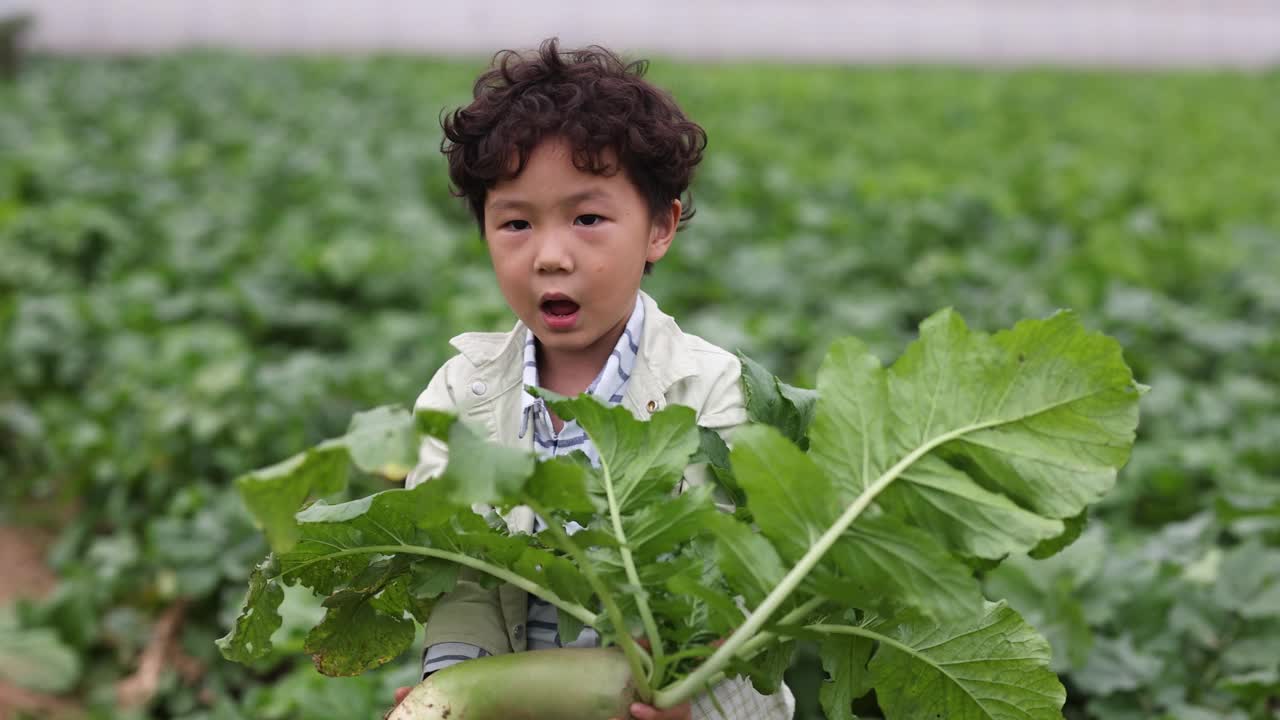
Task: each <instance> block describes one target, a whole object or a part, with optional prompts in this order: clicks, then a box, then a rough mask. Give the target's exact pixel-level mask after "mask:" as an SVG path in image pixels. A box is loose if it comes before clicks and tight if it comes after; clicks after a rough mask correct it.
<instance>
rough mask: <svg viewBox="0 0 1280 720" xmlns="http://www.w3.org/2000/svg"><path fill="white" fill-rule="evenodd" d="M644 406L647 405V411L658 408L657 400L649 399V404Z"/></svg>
mask: <svg viewBox="0 0 1280 720" xmlns="http://www.w3.org/2000/svg"><path fill="white" fill-rule="evenodd" d="M645 407H647V408H648V409H649V412H653V411H654V410H657V409H658V401H657V400H650V401H649V404H648V405H646V406H645Z"/></svg>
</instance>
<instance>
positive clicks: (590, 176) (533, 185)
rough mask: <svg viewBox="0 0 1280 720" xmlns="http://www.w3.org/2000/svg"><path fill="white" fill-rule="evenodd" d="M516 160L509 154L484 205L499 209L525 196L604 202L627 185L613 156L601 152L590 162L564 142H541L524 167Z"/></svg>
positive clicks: (555, 200)
mask: <svg viewBox="0 0 1280 720" xmlns="http://www.w3.org/2000/svg"><path fill="white" fill-rule="evenodd" d="M519 160H520V158H519V154H518V153H517V152H512V153H511V154H510V156H509V160H508V167H509V170H508V175H507V176H506V177H504V178H502V179H499V180H498V181H497V182H496V183H494V185H493V186H492V187H491V188H489V192H488V193H487V197H486V199H485V204H486V205H488V206H490V207H501V206H503V205H507V204H514V202H515V201H518V200H521V199H522V198H526V197H528V196H536V197H537V198H538V199H539V200H552V201H554V202H557V203H573V202H584V201H588V200H607V199H610V198H611V197H613V196H615V195H616V194H617V193H618V192H619V191H620V190H625V189H624V188H623V187H622V186H623V185H625V184H627V183H628V182H629V181H628V180H627V175H626V173H623V172H619V169H620V167H619V165H618V162H617V155H616V153H614V152H612V151H605V152H602V153H600V156H599V157H598V158H595V159H594V160H595V162H594V163H593V158H591V157H589V155H587V153H585V152H579V151H577V150H575V149H574V148H573V147H572V146H571V145H569V144H568V143H566V142H564V141H544V142H541V143H539V144H538V145H537V146H535V147H534V148H533V149H532V150H530V151H529V153H528V155H527V156H526V158H525V161H524V164H523V167H521V166H520V163H519ZM593 165H594V166H595V167H596V168H598V171H593Z"/></svg>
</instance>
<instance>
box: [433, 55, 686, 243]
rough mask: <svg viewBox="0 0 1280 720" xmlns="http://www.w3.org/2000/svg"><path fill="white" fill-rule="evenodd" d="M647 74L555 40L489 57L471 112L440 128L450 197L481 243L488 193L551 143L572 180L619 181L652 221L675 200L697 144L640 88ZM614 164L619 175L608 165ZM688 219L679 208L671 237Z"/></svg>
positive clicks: (670, 106)
mask: <svg viewBox="0 0 1280 720" xmlns="http://www.w3.org/2000/svg"><path fill="white" fill-rule="evenodd" d="M647 69H648V62H647V61H644V60H637V61H634V62H630V63H627V62H624V61H623V60H622V59H621V58H619V57H618V56H617V55H616V54H614V53H613V52H611V51H610V50H607V49H605V48H602V47H599V46H591V47H587V48H582V49H578V50H564V51H562V50H561V49H560V47H559V43H558V41H557V40H556V39H555V38H551V39H549V40H546V41H544V42H543V43H542V45H541V47H539V49H538V51H537V52H536V53H530V54H521V53H520V52H517V51H515V50H503V51H502V52H499V53H498V54H497V55H495V56H494V58H493V63H492V65H491V66H490V69H489V70H487V71H486V72H485V73H483V74H482V75H481V76H480V77H479V78H478V79H477V80H476V84H475V90H474V100H472V102H471V104H469V105H467V106H466V107H462V108H458V109H457V110H454V111H453V112H452V113H446V114H444V116H443V117H442V118H441V121H440V125H441V127H443V128H444V137H445V139H444V140H443V141H442V142H441V145H440V151H441V152H443V153H444V154H445V156H446V157H447V158H448V161H449V179H450V181H451V182H452V183H453V188H452V191H453V193H454V195H456V196H458V197H462V198H466V201H467V203H468V205H469V206H470V208H471V212H472V214H473V215H474V216H475V219H476V222H478V223H479V224H480V231H481V233H483V232H484V202H485V197H486V195H487V194H488V192H489V190H490V189H491V188H493V186H494V185H495V184H496V183H497V182H499V181H501V180H504V179H509V178H511V177H515V176H516V175H519V174H520V172H522V171H523V170H524V167H525V163H526V162H528V159H529V154H530V153H531V152H532V151H533V149H534V148H535V147H536V146H537V145H538V143H539V142H541V141H542V140H543V139H546V138H548V137H553V136H559V137H563V138H564V139H565V140H566V141H567V142H568V143H569V145H570V146H571V147H572V148H573V153H574V154H573V162H574V165H575V166H576V167H577V168H578V169H579V170H584V171H588V172H592V173H596V174H602V175H611V174H613V173H614V172H617V171H618V170H621V171H623V172H625V173H626V174H627V177H628V179H630V180H631V182H632V183H634V184H635V186H636V188H637V189H638V190H639V191H640V194H641V196H642V197H643V198H644V199H645V201H646V202H647V204H648V205H649V209H650V211H651V212H652V213H653V214H654V216H655V217H657V216H659V214H661V213H663V212H665V211H667V210H668V209H669V208H670V207H671V201H672V200H676V199H678V198H681V197H682V196H685V195H686V194H687V193H688V190H689V183H690V181H691V180H692V179H693V170H694V168H695V167H696V166H697V165H698V162H699V161H701V160H702V152H703V150H704V149H705V148H706V146H707V134H706V132H705V131H703V129H702V128H701V127H700V126H699V125H698V124H697V123H695V122H693V121H692V120H690V119H689V118H688V117H686V116H685V114H684V112H683V111H682V110H681V109H680V107H679V106H678V105H677V104H676V101H675V99H674V98H672V97H671V95H670V94H669V93H667V92H665V91H663V90H660V89H658V88H657V87H655V86H654V85H652V84H651V83H649V82H648V81H647V80H645V79H644V73H645V71H646V70H647ZM611 153H612V154H611ZM615 156H616V160H617V165H618V166H620V167H614V166H613V165H612V164H611V163H610V159H611V158H612V157H615ZM513 168H514V171H513ZM693 214H694V209H693V203H692V198H688V199H687V200H686V201H685V202H684V203H683V209H682V211H681V214H680V223H679V225H678V227H684V224H685V223H686V222H687V221H688V220H689V219H690V218H691V217H693Z"/></svg>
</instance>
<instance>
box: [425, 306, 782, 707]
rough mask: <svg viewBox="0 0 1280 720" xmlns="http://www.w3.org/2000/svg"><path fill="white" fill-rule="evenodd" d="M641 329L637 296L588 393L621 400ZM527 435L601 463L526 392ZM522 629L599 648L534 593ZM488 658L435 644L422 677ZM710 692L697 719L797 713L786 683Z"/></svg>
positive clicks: (550, 643)
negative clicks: (564, 627) (563, 626)
mask: <svg viewBox="0 0 1280 720" xmlns="http://www.w3.org/2000/svg"><path fill="white" fill-rule="evenodd" d="M643 328H644V305H643V303H642V302H641V300H640V298H639V297H638V296H637V298H636V304H635V309H634V310H633V311H632V313H631V318H630V319H629V320H628V321H627V326H626V329H625V330H623V333H622V336H621V337H619V338H618V342H617V344H616V345H615V346H614V348H613V352H612V353H610V355H609V357H608V359H607V360H606V361H605V364H604V367H603V368H601V370H600V373H599V374H598V375H597V376H596V379H595V380H593V381H592V382H591V385H590V386H588V387H587V393H588V394H589V395H591V396H592V397H594V398H595V399H597V400H599V401H600V402H602V403H604V404H606V405H611V406H612V405H617V404H618V403H620V402H622V397H623V394H624V393H625V392H626V388H627V381H628V380H630V379H631V373H632V372H633V371H634V369H635V364H636V357H637V355H638V354H639V352H640V334H641V332H642V330H643ZM524 385H525V387H541V384H540V382H539V377H538V345H537V339H536V338H535V337H534V335H533V332H532V331H528V335H527V339H526V340H525V346H524ZM530 431H532V432H533V438H532V439H533V447H534V450H535V451H536V452H537V454H538V456H539V457H540V458H543V459H548V458H553V457H557V456H560V455H568V454H570V453H573V452H581V453H584V454H585V455H586V456H587V458H588V459H590V460H591V464H592V465H599V463H600V456H599V453H598V452H597V451H596V448H595V446H594V445H593V444H592V443H591V439H590V438H589V437H588V436H587V434H586V432H585V431H584V430H583V429H582V428H581V427H580V426H579V425H578V423H577V422H575V421H573V420H569V421H566V422H565V423H564V425H563V426H562V427H561V428H560V432H558V433H557V432H556V430H555V427H554V426H553V425H552V424H551V413H550V411H548V409H547V406H546V404H545V403H544V402H543V401H542V399H541V398H536V397H534V396H533V395H531V394H529V393H528V392H527V391H526V392H525V393H524V394H523V396H522V398H521V420H520V437H521V438H524V437H526V436H527V435H528V433H529V432H530ZM546 527H547V524H546V522H545V521H544V520H543V519H542V518H541V517H536V518H535V520H534V532H541V531H542V530H544V529H546ZM581 529H582V526H581V525H579V524H578V523H576V522H570V523H568V524H567V525H566V526H565V531H566V532H568V533H569V534H570V535H572V534H573V533H575V532H577V531H578V530H581ZM526 627H527V638H528V640H527V642H528V649H529V650H545V649H550V648H557V647H595V646H597V645H599V644H600V636H599V635H598V634H597V633H596V631H595V630H594V629H592V628H584V629H583V630H582V632H581V634H579V635H578V637H576V638H573V639H572V640H569V641H568V642H566V641H565V639H564V638H562V637H560V629H559V611H558V610H557V609H556V607H555V606H554V605H552V604H550V603H548V602H546V601H545V600H543V599H541V598H539V597H535V596H534V595H532V594H530V595H529V617H528V620H527V621H526ZM488 654H489V653H488V652H486V651H485V650H484V649H482V648H480V647H478V646H476V645H471V644H469V643H459V642H450V643H437V644H435V645H432V646H430V647H428V648H427V650H426V652H425V653H424V654H423V665H422V676H423V678H426V676H427V675H429V674H431V673H433V672H435V671H437V670H442V669H444V668H446V667H449V666H450V665H453V664H455V663H458V662H461V661H463V660H470V659H474V658H478V657H484V656H486V655H488ZM713 692H714V694H715V701H713V700H712V699H711V697H710V696H709V695H708V694H705V693H704V694H702V695H699V696H698V697H696V698H694V700H693V701H692V711H693V713H692V714H693V718H694V719H695V720H703V719H704V718H705V719H707V720H709V719H710V718H722V717H725V716H722V715H721V714H720V711H719V710H718V709H717V708H716V704H717V703H719V705H720V706H721V707H723V708H724V711H725V715H726V716H727V718H728V720H790V718H791V717H792V716H793V714H794V713H795V698H794V697H793V696H792V695H791V690H790V689H789V688H787V687H786V685H783V687H782V689H781V690H779V691H778V692H777V693H775V694H774V695H767V696H766V695H761V694H760V693H758V692H756V690H755V688H753V687H752V686H751V682H750V681H749V680H746V679H744V678H729V679H726V680H723V681H721V682H720V683H719V684H718V685H716V686H715V687H714V688H713Z"/></svg>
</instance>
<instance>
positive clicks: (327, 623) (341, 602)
mask: <svg viewBox="0 0 1280 720" xmlns="http://www.w3.org/2000/svg"><path fill="white" fill-rule="evenodd" d="M371 600H372V598H371V596H370V595H368V594H366V593H362V592H357V591H353V590H343V591H341V592H339V593H336V594H334V595H331V596H330V597H329V598H328V599H326V600H325V601H324V606H325V608H327V610H328V611H327V612H326V613H325V616H324V620H322V621H321V622H320V624H319V625H317V626H315V627H314V628H312V630H311V632H310V633H308V634H307V638H306V640H305V641H304V642H303V646H302V649H303V651H304V652H307V653H310V654H311V659H312V661H314V662H315V665H316V669H317V670H319V671H320V672H321V673H322V674H324V675H329V676H346V675H358V674H360V673H362V672H364V671H366V670H371V669H373V668H375V667H378V666H379V665H383V664H385V663H387V662H388V661H390V660H392V659H394V658H395V657H396V656H398V655H399V654H400V653H402V652H404V651H405V650H406V649H408V647H409V645H410V644H411V643H412V642H413V621H412V620H409V619H407V618H404V617H401V616H400V615H399V614H396V615H387V614H385V613H383V612H380V611H379V610H378V609H377V608H376V607H374V604H373V602H371Z"/></svg>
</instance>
